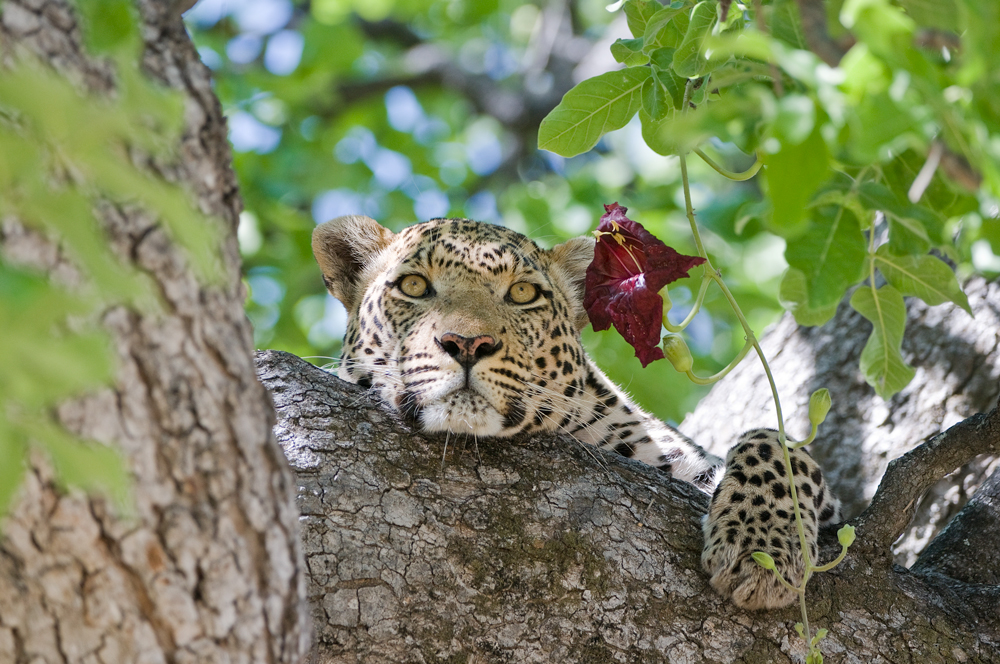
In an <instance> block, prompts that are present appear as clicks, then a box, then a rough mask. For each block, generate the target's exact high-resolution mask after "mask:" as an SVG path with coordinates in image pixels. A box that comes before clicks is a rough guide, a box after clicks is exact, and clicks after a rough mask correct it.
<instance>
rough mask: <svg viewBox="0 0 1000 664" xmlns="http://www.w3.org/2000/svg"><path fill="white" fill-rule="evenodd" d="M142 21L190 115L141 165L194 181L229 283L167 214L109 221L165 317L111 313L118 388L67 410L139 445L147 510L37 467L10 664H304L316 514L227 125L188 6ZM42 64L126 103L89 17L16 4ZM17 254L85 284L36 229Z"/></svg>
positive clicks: (30, 47)
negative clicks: (259, 376)
mask: <svg viewBox="0 0 1000 664" xmlns="http://www.w3.org/2000/svg"><path fill="white" fill-rule="evenodd" d="M189 4H190V3H189ZM139 9H140V13H141V20H142V26H141V30H142V32H141V34H142V35H143V38H144V39H145V41H146V51H145V54H144V57H143V62H142V65H143V68H144V70H145V72H146V73H147V75H149V76H151V77H152V78H154V79H156V80H158V81H160V82H162V83H163V84H165V85H167V86H169V87H171V88H173V89H175V90H179V91H181V92H183V93H184V94H185V95H186V104H185V116H184V119H185V131H184V135H183V139H182V141H181V144H180V145H179V146H178V150H177V154H178V161H177V162H176V163H137V164H136V167H137V168H140V169H144V170H146V171H147V172H150V173H153V174H159V176H161V177H163V178H165V179H167V180H170V181H173V182H177V183H179V184H181V185H182V186H184V187H185V188H186V189H187V190H188V191H190V192H191V194H192V196H193V197H194V201H195V203H196V204H197V205H198V207H200V209H201V210H202V211H203V212H206V213H208V214H210V215H213V216H214V217H215V218H216V219H217V220H218V221H217V222H216V223H219V224H220V227H222V228H223V233H224V235H225V241H224V244H223V253H222V256H221V260H222V261H223V263H224V274H225V278H224V282H223V283H222V284H221V285H218V286H212V287H208V286H204V285H201V284H199V283H198V281H197V280H196V279H195V277H194V275H193V272H192V270H191V269H190V268H189V266H188V264H187V263H186V260H185V258H184V253H183V251H182V250H181V249H179V248H178V247H177V246H175V245H174V244H173V243H172V242H171V240H170V239H169V237H168V236H167V234H166V233H165V232H164V230H163V229H162V228H161V227H160V226H159V225H158V223H157V222H156V220H155V219H153V218H151V217H150V215H149V214H147V213H144V212H143V211H141V210H137V209H134V207H124V206H118V205H114V204H112V203H106V204H103V205H102V206H101V209H100V216H101V218H102V220H103V223H104V225H105V227H106V230H107V234H108V240H109V243H110V245H111V246H112V247H113V248H114V250H115V251H116V252H117V254H118V255H119V256H120V257H121V259H122V260H123V261H127V262H129V263H130V264H132V265H134V266H135V267H136V269H138V270H142V271H144V272H145V273H146V274H147V275H148V276H149V277H151V278H152V279H153V281H154V283H155V284H156V285H157V286H158V290H159V292H160V294H161V296H162V299H163V305H164V306H163V311H161V312H159V313H158V314H156V315H144V314H141V313H138V312H136V311H132V310H129V309H127V308H125V307H121V306H118V307H114V308H111V309H109V310H108V311H106V312H105V313H104V316H103V322H104V325H105V327H106V328H107V329H108V330H109V331H110V332H111V333H112V335H113V339H114V344H115V351H116V354H117V359H118V372H117V380H116V384H115V386H114V388H113V389H107V390H105V391H103V392H101V393H99V394H95V395H93V396H89V397H86V398H83V399H80V400H78V401H76V402H73V403H67V404H65V405H64V406H63V407H62V408H60V411H59V415H60V418H61V419H62V421H63V422H64V423H65V424H66V426H67V427H69V428H70V429H71V430H72V431H74V432H75V433H77V434H79V435H80V436H82V437H86V438H89V439H93V440H97V441H99V442H102V443H106V444H109V445H114V446H116V447H118V448H119V449H121V450H123V453H124V454H125V456H126V458H127V462H128V464H129V467H130V469H131V472H132V474H133V477H134V480H135V491H134V500H135V513H134V515H133V516H131V517H128V518H123V517H121V516H119V515H117V514H115V513H113V510H111V508H110V506H109V505H108V503H107V502H106V501H104V500H102V499H100V498H91V497H87V496H84V495H80V494H78V493H71V494H69V495H66V494H64V493H63V492H61V491H59V490H58V489H57V488H56V487H55V485H54V483H53V477H52V472H51V469H50V467H49V464H48V463H47V461H46V459H44V458H42V457H41V455H36V456H35V457H34V458H33V459H32V461H31V465H30V468H29V471H28V476H27V478H26V480H25V483H24V486H23V487H22V490H21V493H20V495H19V499H18V501H17V503H16V504H15V506H14V509H13V511H12V513H11V515H10V517H9V518H8V519H7V520H6V521H5V523H4V524H3V531H2V537H3V539H2V540H0V662H17V663H18V664H20V663H24V664H27V663H28V662H32V663H36V662H37V663H41V662H47V663H49V664H55V663H56V662H87V663H94V664H97V663H105V664H118V663H125V662H172V663H173V662H176V663H180V662H195V661H204V662H250V661H254V662H294V661H298V660H299V658H300V656H301V655H302V654H303V653H305V652H306V650H307V649H308V646H309V629H308V611H307V610H306V609H305V604H304V597H305V587H306V586H305V578H304V571H303V567H302V555H301V549H300V546H299V529H298V524H297V517H298V514H297V511H296V509H295V506H294V502H293V501H294V494H293V492H294V489H293V484H292V482H293V478H292V476H291V474H290V473H289V471H288V467H287V464H286V462H285V460H284V458H283V457H282V454H281V451H280V449H279V448H278V446H277V445H276V444H275V440H274V436H273V434H272V431H271V428H272V424H273V423H274V417H273V411H272V408H271V405H270V402H269V399H268V397H267V394H266V393H265V391H264V389H263V388H262V387H261V386H260V384H259V383H258V382H257V381H256V380H255V378H254V370H253V364H252V362H251V352H252V343H251V334H250V326H249V323H248V321H247V319H246V317H245V315H244V313H243V309H242V303H243V299H244V293H243V290H242V287H241V284H240V275H239V254H238V250H237V246H236V241H235V236H236V233H235V231H236V225H237V218H238V215H239V211H240V209H241V202H240V199H239V195H238V193H237V189H236V178H235V175H234V174H233V172H232V170H231V168H230V154H229V148H228V144H227V141H226V127H225V121H224V119H223V117H222V113H221V109H220V107H219V104H218V101H217V100H216V98H215V96H214V94H213V92H212V89H211V84H210V79H209V73H208V71H207V70H206V69H205V67H204V66H203V65H202V64H201V62H200V61H199V58H198V55H197V53H196V51H195V49H194V48H193V46H192V45H191V43H190V41H189V39H188V37H187V34H186V32H185V29H184V26H183V24H182V23H181V20H180V11H181V7H179V6H177V5H176V4H175V3H171V2H167V1H156V0H142V1H140V2H139ZM24 53H31V54H34V55H35V56H37V57H38V58H40V59H41V60H43V61H45V62H48V63H49V64H50V65H51V66H52V67H54V68H55V69H56V70H57V71H59V72H60V73H61V74H63V75H65V76H66V77H68V78H69V79H70V80H73V81H75V82H76V83H77V84H78V85H80V86H81V87H82V88H85V89H86V90H88V91H89V92H91V93H110V92H111V91H112V90H113V88H114V85H115V83H114V81H115V76H114V72H113V68H112V67H111V66H110V65H109V64H108V63H107V62H103V61H100V60H97V59H93V58H90V57H89V56H87V55H86V53H85V51H84V49H83V46H82V45H81V36H80V29H79V27H78V26H77V23H76V17H75V10H74V9H73V5H72V3H68V2H62V1H58V0H5V1H4V2H3V4H2V19H0V57H2V58H3V63H5V64H6V65H9V64H11V62H12V61H13V59H14V58H15V57H20V55H21V54H24ZM15 54H17V56H15ZM66 111H67V112H71V109H67V110H66ZM0 250H2V251H3V256H4V258H5V260H8V261H11V262H12V263H19V264H24V265H31V266H34V267H37V268H41V269H43V270H47V271H48V272H49V273H50V274H54V275H56V276H61V277H63V278H64V279H65V280H67V281H70V282H73V281H76V280H77V279H76V277H74V274H75V270H74V267H73V266H72V265H70V264H69V263H68V261H67V260H66V259H65V257H64V256H62V255H61V253H60V251H59V250H58V248H57V247H56V246H55V245H54V244H53V243H52V242H51V241H50V240H49V239H48V238H46V237H44V236H43V235H42V234H40V233H36V232H34V231H32V230H30V229H27V228H26V227H25V226H23V225H22V224H20V223H19V221H18V220H17V219H13V218H6V219H4V220H3V226H2V231H0Z"/></svg>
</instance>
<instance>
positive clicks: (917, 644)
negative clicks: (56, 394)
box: [257, 351, 1000, 664]
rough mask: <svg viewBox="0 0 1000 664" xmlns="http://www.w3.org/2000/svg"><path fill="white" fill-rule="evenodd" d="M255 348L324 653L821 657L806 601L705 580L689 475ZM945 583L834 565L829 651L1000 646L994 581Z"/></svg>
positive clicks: (827, 597)
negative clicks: (806, 630) (472, 422)
mask: <svg viewBox="0 0 1000 664" xmlns="http://www.w3.org/2000/svg"><path fill="white" fill-rule="evenodd" d="M257 363H258V375H259V377H260V379H261V381H262V382H263V383H264V385H265V386H266V387H267V388H268V389H269V390H270V391H271V393H272V395H273V398H274V401H275V405H276V408H277V413H278V424H277V426H276V427H275V433H276V435H277V437H278V440H279V441H280V442H281V444H282V445H283V447H284V449H285V451H286V455H287V457H288V458H289V460H290V462H291V464H292V467H293V470H294V472H295V473H296V476H297V486H298V487H299V495H298V503H299V508H300V511H301V514H302V518H301V521H300V523H301V525H302V527H303V543H304V549H305V552H306V563H307V566H308V568H309V570H310V589H309V596H310V598H311V603H312V608H313V619H314V624H315V627H316V632H317V644H316V650H315V651H314V656H315V657H316V661H342V660H344V659H346V658H348V657H350V658H354V659H357V660H359V661H365V662H374V663H381V662H400V661H414V660H416V659H418V658H422V659H424V660H427V661H431V660H435V661H436V660H442V659H445V660H446V659H449V658H455V659H457V658H458V657H460V656H461V657H463V658H467V659H468V661H500V660H502V661H562V662H567V663H571V662H595V661H601V662H605V661H642V662H644V664H645V663H646V662H652V663H655V662H669V661H679V660H683V661H686V662H691V663H692V664H701V663H706V664H707V663H708V662H713V663H715V662H720V661H727V662H728V661H748V662H749V661H769V662H779V663H784V662H791V661H801V660H802V658H803V657H804V649H803V648H802V641H801V640H800V639H799V638H798V637H797V636H796V635H795V633H794V629H793V625H794V623H795V621H796V620H797V608H796V607H790V608H788V609H783V610H780V611H770V612H756V613H748V612H744V611H742V610H739V609H737V608H736V607H735V606H734V605H732V604H731V603H730V602H728V601H726V600H723V599H722V598H721V597H719V596H718V595H716V594H715V593H714V592H713V591H712V590H711V588H710V587H709V586H708V583H707V578H706V577H705V575H704V573H703V572H702V571H701V563H700V552H701V544H702V539H701V532H700V517H701V514H702V513H703V512H704V510H705V508H706V503H707V501H706V497H705V496H704V495H702V494H700V493H698V492H697V491H696V490H694V489H693V487H691V486H690V485H687V484H684V483H682V482H677V481H674V480H672V479H670V478H669V477H667V476H665V475H664V474H662V473H660V472H659V471H657V470H655V469H653V468H650V467H647V466H644V465H642V464H639V463H636V462H633V461H630V460H627V459H624V458H621V457H618V456H615V455H610V454H605V453H602V452H600V451H598V450H594V449H592V448H589V447H584V446H582V445H580V444H579V443H578V442H576V441H573V440H571V439H568V438H566V437H565V436H551V435H550V436H543V435H539V436H531V437H524V438H519V439H509V440H479V441H475V440H464V439H458V440H456V437H454V436H453V437H451V438H448V437H445V436H428V435H424V434H421V433H418V432H414V431H412V430H410V429H408V428H407V427H406V426H405V425H404V424H402V423H401V422H400V421H398V420H397V419H396V418H394V417H393V416H391V415H390V414H389V413H387V412H386V411H384V410H382V409H381V408H379V407H378V404H377V403H375V402H374V401H373V399H372V398H371V397H370V396H369V394H368V393H367V392H366V391H365V390H363V389H361V388H359V387H358V386H355V385H348V384H346V383H343V382H342V381H340V380H339V379H337V378H335V377H333V376H331V375H330V374H327V373H325V372H322V371H320V370H318V369H316V368H315V367H312V366H311V365H308V364H306V363H305V362H303V361H301V360H299V359H298V358H296V357H294V356H292V355H289V354H287V353H281V352H278V351H267V352H264V353H259V354H258V355H257ZM446 450H447V451H446ZM442 459H444V463H443V464H442ZM941 579H942V580H936V579H931V580H927V579H924V578H923V577H921V576H920V575H916V574H912V573H910V572H908V571H907V570H902V569H892V568H890V567H889V566H887V565H885V563H884V558H883V557H882V556H872V555H865V554H863V553H862V552H854V551H853V550H852V554H851V555H850V556H848V559H847V560H846V561H845V562H844V563H843V564H842V565H841V566H840V567H838V568H836V569H835V570H834V571H833V572H831V573H826V574H820V575H817V576H816V577H815V578H814V579H813V581H812V582H810V591H809V596H808V598H809V601H810V604H811V608H810V614H811V615H813V616H814V617H815V620H816V621H817V623H818V625H819V626H822V627H826V628H828V629H829V630H830V635H829V636H828V637H827V639H826V640H825V641H824V650H825V652H827V653H828V654H829V655H830V661H838V660H836V655H837V653H847V652H849V653H850V655H851V658H853V659H855V660H857V661H881V660H882V659H884V650H883V649H884V648H885V644H886V638H887V634H891V637H888V638H891V642H892V647H893V649H894V656H898V657H899V658H900V659H905V658H906V657H911V658H913V659H914V660H916V659H920V658H922V657H924V656H925V655H926V653H927V652H930V651H932V650H933V652H942V653H948V657H949V658H954V657H967V658H968V660H969V661H975V660H977V659H978V661H983V662H985V661H989V660H990V659H991V658H996V657H1000V649H998V648H997V646H996V644H995V641H993V640H991V639H992V637H989V638H985V637H983V636H981V635H982V634H992V633H994V632H996V631H997V629H998V628H1000V616H997V615H995V613H990V612H988V611H980V612H979V613H978V614H977V613H975V612H974V611H973V610H970V606H973V602H972V601H971V600H970V598H971V599H972V600H976V601H978V602H979V604H975V606H980V607H984V606H986V602H987V601H988V600H989V598H990V597H992V595H991V593H992V592H993V589H992V588H989V587H983V586H969V585H967V584H962V583H959V582H957V581H955V580H953V579H947V578H944V577H941ZM901 615H902V616H905V618H906V619H905V621H901V620H899V617H900V616H901ZM956 653H957V654H956Z"/></svg>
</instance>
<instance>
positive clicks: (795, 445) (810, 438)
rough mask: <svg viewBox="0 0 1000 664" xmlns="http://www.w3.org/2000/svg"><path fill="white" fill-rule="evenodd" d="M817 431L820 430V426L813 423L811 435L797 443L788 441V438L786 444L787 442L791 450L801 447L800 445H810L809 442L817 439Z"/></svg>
mask: <svg viewBox="0 0 1000 664" xmlns="http://www.w3.org/2000/svg"><path fill="white" fill-rule="evenodd" d="M817 431H819V426H817V425H815V424H813V425H812V428H811V429H810V430H809V436H808V437H807V438H806V439H805V440H800V441H799V442H797V443H789V442H788V441H787V440H786V441H785V444H786V445H788V449H790V450H797V449H799V448H800V447H805V446H806V445H808V444H809V443H811V442H813V441H814V440H816V432H817Z"/></svg>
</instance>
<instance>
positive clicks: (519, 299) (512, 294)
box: [507, 281, 538, 304]
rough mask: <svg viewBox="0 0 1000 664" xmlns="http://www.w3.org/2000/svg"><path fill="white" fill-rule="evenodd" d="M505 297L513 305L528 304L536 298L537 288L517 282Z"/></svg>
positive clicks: (524, 282) (526, 283)
mask: <svg viewBox="0 0 1000 664" xmlns="http://www.w3.org/2000/svg"><path fill="white" fill-rule="evenodd" d="M507 297H509V298H510V301H511V302H513V303H514V304H528V303H529V302H534V301H535V299H536V298H537V297H538V287H537V286H535V285H534V284H529V283H528V282H527V281H519V282H517V283H516V284H514V285H513V286H511V287H510V290H509V291H507Z"/></svg>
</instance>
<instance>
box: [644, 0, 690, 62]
mask: <svg viewBox="0 0 1000 664" xmlns="http://www.w3.org/2000/svg"><path fill="white" fill-rule="evenodd" d="M690 22H691V18H690V16H689V14H688V12H687V11H686V8H685V7H684V6H683V5H681V6H680V7H674V6H670V7H664V8H663V9H661V10H659V11H658V12H656V13H655V14H653V16H652V17H651V18H650V19H649V22H647V23H646V32H645V33H644V34H643V37H642V39H643V42H645V46H644V47H643V48H645V50H646V51H647V52H650V51H653V50H656V49H658V48H664V47H666V48H673V49H676V48H677V47H678V46H680V43H681V42H682V41H683V40H684V34H685V33H686V32H687V30H688V26H689V25H690Z"/></svg>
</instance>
